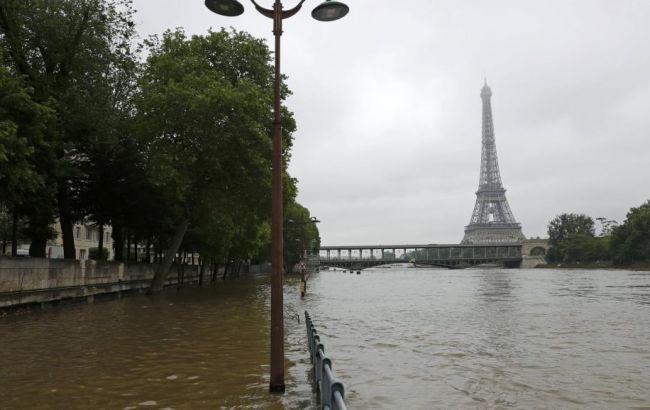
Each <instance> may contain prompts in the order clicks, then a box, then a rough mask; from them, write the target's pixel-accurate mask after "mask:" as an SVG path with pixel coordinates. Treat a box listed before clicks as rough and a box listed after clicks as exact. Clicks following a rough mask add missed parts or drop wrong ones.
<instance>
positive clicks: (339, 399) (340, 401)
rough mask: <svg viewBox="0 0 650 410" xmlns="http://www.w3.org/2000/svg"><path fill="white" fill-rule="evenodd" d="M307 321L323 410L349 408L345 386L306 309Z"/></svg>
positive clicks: (308, 339)
mask: <svg viewBox="0 0 650 410" xmlns="http://www.w3.org/2000/svg"><path fill="white" fill-rule="evenodd" d="M305 323H306V325H307V342H308V344H309V353H310V356H311V362H312V364H313V366H314V385H315V387H316V393H317V395H318V399H319V402H320V408H321V409H323V410H347V406H346V405H345V387H344V386H343V383H341V382H340V381H338V380H336V377H334V371H333V370H332V361H331V360H330V359H329V358H328V357H327V356H325V346H323V344H322V343H321V341H320V336H319V335H318V332H317V331H316V328H315V327H314V323H313V322H312V321H311V317H310V316H309V313H307V311H305Z"/></svg>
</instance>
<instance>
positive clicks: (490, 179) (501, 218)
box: [461, 78, 526, 244]
mask: <svg viewBox="0 0 650 410" xmlns="http://www.w3.org/2000/svg"><path fill="white" fill-rule="evenodd" d="M491 98H492V90H491V89H490V87H489V86H488V85H487V78H485V82H484V85H483V88H482V89H481V100H483V131H482V138H481V175H480V178H479V184H478V191H476V204H475V205H474V212H472V218H471V219H470V221H469V225H467V226H466V227H465V236H464V237H463V240H462V242H461V243H466V244H486V243H495V244H498V243H517V242H521V241H523V240H524V239H526V238H525V237H524V235H523V233H522V232H521V225H520V224H519V223H518V222H517V221H515V217H514V216H513V214H512V211H511V210H510V205H508V200H507V199H506V190H505V189H504V188H503V183H502V182H501V173H500V172H499V159H498V158H497V147H496V143H495V139H494V123H493V120H492V104H491V101H490V100H491Z"/></svg>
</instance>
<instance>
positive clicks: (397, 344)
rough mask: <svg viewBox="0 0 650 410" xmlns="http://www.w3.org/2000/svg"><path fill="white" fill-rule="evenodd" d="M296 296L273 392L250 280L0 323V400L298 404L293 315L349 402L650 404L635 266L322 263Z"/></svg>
mask: <svg viewBox="0 0 650 410" xmlns="http://www.w3.org/2000/svg"><path fill="white" fill-rule="evenodd" d="M296 290H297V283H295V282H294V281H293V279H289V280H288V283H287V286H286V292H285V303H286V313H285V323H286V329H287V344H286V349H285V351H286V355H287V364H288V371H287V394H285V395H284V396H270V395H269V394H268V393H267V389H268V370H269V369H268V361H269V353H268V342H269V336H268V329H269V323H268V320H269V287H268V278H263V277H256V278H242V279H240V280H234V281H231V282H227V283H224V284H219V285H218V286H217V287H216V288H206V289H187V290H185V291H183V292H180V293H176V292H175V291H172V292H170V293H167V294H165V295H163V296H157V297H147V296H136V297H130V298H126V299H123V300H119V301H113V302H107V303H97V304H94V305H78V306H71V307H65V308H57V309H52V310H47V311H43V312H35V313H33V314H29V315H19V316H8V317H5V318H0V340H1V341H2V348H1V349H0V409H14V408H16V409H46V408H47V409H50V408H74V409H89V408H111V409H113V408H115V409H141V408H159V409H160V408H173V409H214V408H217V409H244V408H246V409H248V408H252V409H255V408H259V409H280V408H288V409H309V408H314V406H315V403H314V399H313V394H312V391H311V387H310V385H309V383H308V374H309V359H308V355H307V352H306V347H305V343H306V342H305V334H304V333H305V331H304V327H303V323H302V317H301V316H302V311H303V310H305V309H307V310H309V311H310V313H311V315H312V318H313V319H314V322H315V325H316V327H317V328H318V331H319V333H320V334H321V338H322V340H323V342H324V343H325V346H326V348H327V353H328V356H329V357H331V358H332V361H333V367H334V371H335V373H336V375H337V377H338V378H339V379H341V380H342V381H343V382H344V383H345V384H346V388H347V391H346V393H347V401H348V404H349V406H350V408H352V409H432V408H434V409H435V408H441V409H445V408H527V409H529V408H540V409H541V408H644V407H646V408H647V407H648V406H650V392H649V391H648V389H647V381H648V380H650V348H649V347H648V340H649V339H650V312H649V309H650V272H617V271H552V270H495V269H486V270H480V269H467V270H454V271H447V270H426V269H403V270H387V269H377V270H370V271H363V273H362V274H361V275H350V274H344V273H341V272H340V271H338V272H333V271H325V272H321V273H320V274H316V275H313V276H312V277H311V278H310V282H309V288H308V293H307V298H306V299H305V300H304V301H301V300H299V299H298V297H297V292H296ZM299 321H300V322H299Z"/></svg>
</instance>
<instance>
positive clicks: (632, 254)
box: [612, 200, 650, 264]
mask: <svg viewBox="0 0 650 410" xmlns="http://www.w3.org/2000/svg"><path fill="white" fill-rule="evenodd" d="M612 253H613V255H614V261H615V262H616V263H621V264H624V263H630V262H635V261H647V260H650V200H649V201H647V202H646V203H644V204H643V205H641V206H639V207H638V208H632V209H630V211H629V212H628V213H627V216H626V219H625V222H623V224H622V225H619V226H617V227H616V228H614V230H613V232H612Z"/></svg>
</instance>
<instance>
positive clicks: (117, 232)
mask: <svg viewBox="0 0 650 410" xmlns="http://www.w3.org/2000/svg"><path fill="white" fill-rule="evenodd" d="M112 236H113V252H114V255H115V256H114V257H113V259H115V260H116V261H117V262H121V261H124V235H123V232H122V225H121V224H119V223H115V221H113V234H112Z"/></svg>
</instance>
